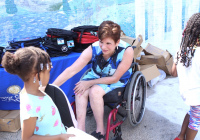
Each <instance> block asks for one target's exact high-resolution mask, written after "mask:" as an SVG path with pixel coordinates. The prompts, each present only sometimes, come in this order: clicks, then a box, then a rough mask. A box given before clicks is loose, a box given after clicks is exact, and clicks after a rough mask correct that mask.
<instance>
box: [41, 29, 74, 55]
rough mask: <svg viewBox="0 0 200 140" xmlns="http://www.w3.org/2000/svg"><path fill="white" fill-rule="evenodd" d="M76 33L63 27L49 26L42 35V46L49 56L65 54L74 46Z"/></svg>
mask: <svg viewBox="0 0 200 140" xmlns="http://www.w3.org/2000/svg"><path fill="white" fill-rule="evenodd" d="M76 37H77V34H76V33H74V32H72V31H69V30H64V29H57V28H49V29H48V30H47V32H46V36H45V37H44V43H43V46H45V48H46V49H47V52H48V53H49V55H50V56H51V57H55V56H61V55H67V54H69V53H70V52H71V51H72V48H73V47H74V38H76Z"/></svg>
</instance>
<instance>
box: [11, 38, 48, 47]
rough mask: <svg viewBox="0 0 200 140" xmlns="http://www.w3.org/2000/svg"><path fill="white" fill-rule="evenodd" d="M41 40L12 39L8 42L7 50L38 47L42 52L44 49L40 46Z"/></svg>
mask: <svg viewBox="0 0 200 140" xmlns="http://www.w3.org/2000/svg"><path fill="white" fill-rule="evenodd" d="M42 42H43V39H42V38H41V37H27V38H22V39H13V40H11V41H8V44H9V46H8V47H9V48H10V49H16V50H17V49H19V48H24V47H29V46H34V47H39V48H41V49H43V50H45V48H44V47H43V46H42Z"/></svg>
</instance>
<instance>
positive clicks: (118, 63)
mask: <svg viewBox="0 0 200 140" xmlns="http://www.w3.org/2000/svg"><path fill="white" fill-rule="evenodd" d="M120 33H121V28H120V26H119V25H118V24H116V23H114V22H112V21H103V22H102V23H101V24H100V26H99V30H98V37H99V41H97V42H95V43H93V44H92V45H91V46H89V47H88V48H86V49H85V50H84V51H83V52H82V54H81V55H80V57H79V58H78V59H77V60H76V61H75V62H74V63H73V64H72V65H71V66H70V67H68V68H66V69H65V70H64V71H63V72H62V73H61V74H60V75H59V76H58V78H57V79H56V80H55V81H54V82H53V84H55V85H58V86H61V85H62V84H63V83H64V82H65V81H66V80H68V79H69V78H71V77H73V76H74V75H75V74H76V73H78V72H79V71H80V70H82V69H83V68H84V67H85V66H86V65H87V64H88V63H89V62H90V61H91V62H92V68H91V71H89V72H88V73H87V74H86V75H84V76H83V78H82V79H81V80H80V81H79V82H78V83H76V86H75V88H74V93H75V95H76V96H75V100H76V114H77V121H78V128H79V129H81V130H83V131H85V119H86V110H87V104H88V98H89V101H90V105H91V108H92V110H93V114H94V117H95V120H96V124H97V128H96V131H94V132H93V133H92V135H93V136H95V137H96V138H98V139H103V138H104V135H105V129H104V123H103V115H104V101H103V96H104V95H105V94H109V92H111V91H113V90H114V89H117V88H118V89H120V90H121V89H123V88H125V86H126V84H127V81H128V79H129V78H130V76H131V74H132V69H130V66H131V64H132V61H133V57H134V56H133V55H134V52H133V48H132V47H126V46H118V45H119V43H120Z"/></svg>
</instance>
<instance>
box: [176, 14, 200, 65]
mask: <svg viewBox="0 0 200 140" xmlns="http://www.w3.org/2000/svg"><path fill="white" fill-rule="evenodd" d="M199 38H200V13H196V14H193V15H192V16H191V17H190V19H189V20H188V22H187V25H186V28H185V29H184V31H183V37H182V41H181V44H180V51H179V52H177V62H176V64H178V61H179V58H180V63H183V65H184V66H185V67H189V66H190V65H191V60H192V57H193V56H194V53H195V47H196V46H199V45H200V44H199Z"/></svg>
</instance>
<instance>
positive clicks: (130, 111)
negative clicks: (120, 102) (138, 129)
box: [126, 71, 146, 127]
mask: <svg viewBox="0 0 200 140" xmlns="http://www.w3.org/2000/svg"><path fill="white" fill-rule="evenodd" d="M145 101H146V80H145V77H144V76H143V74H142V73H141V72H140V71H136V72H135V73H134V74H133V76H132V79H131V82H130V86H129V89H128V99H127V104H126V109H127V115H128V119H129V122H130V124H131V125H132V126H133V127H135V126H136V125H138V124H139V123H140V122H141V121H142V118H143V116H144V112H145Z"/></svg>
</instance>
